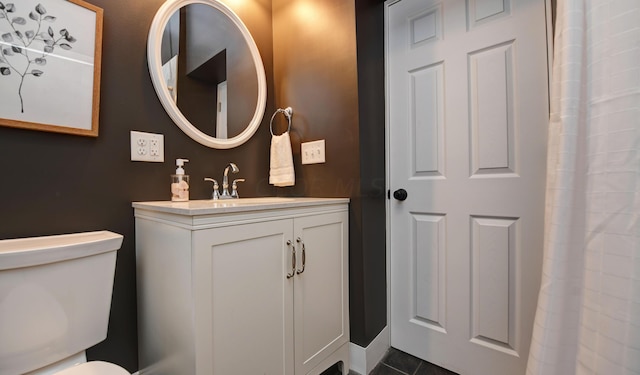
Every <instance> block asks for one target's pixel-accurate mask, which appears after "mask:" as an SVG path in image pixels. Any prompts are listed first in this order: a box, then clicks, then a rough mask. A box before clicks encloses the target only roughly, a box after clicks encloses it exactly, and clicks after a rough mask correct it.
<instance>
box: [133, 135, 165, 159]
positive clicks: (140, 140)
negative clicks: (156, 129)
mask: <svg viewBox="0 0 640 375" xmlns="http://www.w3.org/2000/svg"><path fill="white" fill-rule="evenodd" d="M131 160H132V161H149V162H157V163H162V162H164V135H162V134H154V133H144V132H139V131H134V130H132V131H131Z"/></svg>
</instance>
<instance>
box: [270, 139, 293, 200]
mask: <svg viewBox="0 0 640 375" xmlns="http://www.w3.org/2000/svg"><path fill="white" fill-rule="evenodd" d="M269 183H270V184H272V185H274V186H280V187H283V186H293V185H294V184H295V183H296V176H295V172H294V170H293V153H292V151H291V139H290V138H289V133H288V132H287V133H283V134H281V135H274V136H273V137H271V169H270V170H269Z"/></svg>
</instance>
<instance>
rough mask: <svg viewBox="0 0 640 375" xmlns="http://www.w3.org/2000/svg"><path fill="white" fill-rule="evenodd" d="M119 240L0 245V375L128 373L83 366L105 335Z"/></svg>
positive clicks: (86, 236)
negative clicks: (88, 352) (88, 350)
mask: <svg viewBox="0 0 640 375" xmlns="http://www.w3.org/2000/svg"><path fill="white" fill-rule="evenodd" d="M122 239H123V237H122V236H121V235H119V234H116V233H112V232H108V231H99V232H87V233H76V234H67V235H57V236H44V237H33V238H21V239H11V240H0V332H2V334H0V374H12V375H13V374H15V375H18V374H26V375H45V374H46V375H49V374H56V375H129V372H127V371H126V370H125V369H123V368H122V367H119V366H117V365H115V364H111V363H107V362H102V361H94V362H87V361H86V356H85V354H84V351H85V349H87V348H90V347H92V346H94V345H95V344H97V343H99V342H101V341H103V340H104V339H105V338H106V337H107V325H108V323H109V312H110V308H111V293H112V288H113V276H114V273H115V262H116V252H117V250H118V249H119V248H120V246H121V245H122Z"/></svg>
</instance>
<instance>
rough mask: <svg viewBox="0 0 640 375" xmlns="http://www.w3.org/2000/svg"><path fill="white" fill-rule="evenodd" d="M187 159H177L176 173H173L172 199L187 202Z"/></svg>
mask: <svg viewBox="0 0 640 375" xmlns="http://www.w3.org/2000/svg"><path fill="white" fill-rule="evenodd" d="M188 161H189V160H187V159H176V167H177V168H176V174H172V175H171V200H172V201H174V202H185V201H188V200H189V175H188V174H184V168H182V167H183V166H184V163H186V162H188Z"/></svg>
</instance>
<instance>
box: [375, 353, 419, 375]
mask: <svg viewBox="0 0 640 375" xmlns="http://www.w3.org/2000/svg"><path fill="white" fill-rule="evenodd" d="M382 362H383V363H384V364H386V365H388V366H390V367H393V368H394V369H397V370H400V371H402V372H404V373H407V374H411V375H412V374H413V373H414V372H415V371H416V369H417V368H418V366H419V365H420V362H422V361H421V360H420V359H418V358H416V357H414V356H412V355H410V354H407V353H405V352H402V351H400V350H398V349H395V348H390V349H389V351H388V352H387V354H386V355H385V357H384V358H383V359H382Z"/></svg>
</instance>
